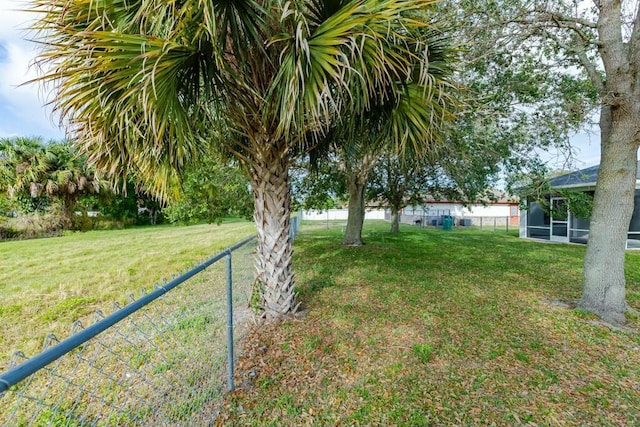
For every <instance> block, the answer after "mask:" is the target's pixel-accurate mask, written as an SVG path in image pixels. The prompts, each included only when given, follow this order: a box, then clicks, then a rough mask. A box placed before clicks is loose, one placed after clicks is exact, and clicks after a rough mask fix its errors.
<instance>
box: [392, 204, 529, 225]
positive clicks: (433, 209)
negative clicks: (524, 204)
mask: <svg viewBox="0 0 640 427" xmlns="http://www.w3.org/2000/svg"><path fill="white" fill-rule="evenodd" d="M443 215H450V216H452V217H454V218H456V220H459V219H465V218H468V219H472V220H473V219H477V220H479V218H499V219H500V220H501V221H502V222H503V225H506V221H507V220H508V221H509V225H510V226H515V227H517V226H518V224H519V223H520V208H519V206H518V204H517V203H510V204H509V203H500V204H492V205H487V206H483V205H468V206H464V205H462V204H460V203H451V202H433V203H427V204H425V205H423V206H407V207H406V208H404V209H403V210H402V216H403V218H406V219H404V220H403V222H412V221H413V220H417V219H420V218H422V217H426V218H432V217H433V218H435V217H441V216H443ZM412 217H415V219H412ZM507 218H508V219H507ZM475 222H477V221H474V223H475ZM474 225H475V224H474Z"/></svg>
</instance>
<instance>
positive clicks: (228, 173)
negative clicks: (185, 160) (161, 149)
mask: <svg viewBox="0 0 640 427" xmlns="http://www.w3.org/2000/svg"><path fill="white" fill-rule="evenodd" d="M251 214H252V203H251V192H250V189H249V184H248V181H247V179H246V178H244V175H242V173H240V171H239V170H238V169H237V168H236V167H234V166H233V165H232V164H230V163H228V162H226V163H225V162H224V161H223V160H222V159H219V158H214V157H213V156H211V157H210V158H208V159H206V161H205V162H202V163H199V164H198V165H197V167H196V166H194V167H190V168H187V169H186V170H185V172H184V176H183V179H182V184H181V185H176V187H175V191H174V192H173V194H172V197H171V198H167V200H166V201H163V202H161V201H160V200H159V199H157V198H156V197H154V196H152V195H151V193H149V192H148V191H146V190H145V188H144V187H143V186H141V185H140V184H139V183H138V182H137V181H136V179H135V177H134V176H129V177H127V178H126V179H124V180H122V182H119V183H114V182H110V181H107V180H106V179H105V177H103V176H102V175H101V174H99V173H97V172H96V170H95V168H93V167H92V166H91V165H90V164H89V162H88V161H87V158H86V156H83V155H80V154H79V152H78V149H77V148H76V147H75V146H74V145H73V144H72V143H71V142H69V141H50V142H45V141H43V140H42V139H41V138H27V137H14V138H3V139H0V215H2V217H1V218H0V238H20V237H38V236H44V235H51V234H56V233H59V232H60V231H62V230H83V231H84V230H89V229H96V228H120V227H123V226H132V225H154V224H160V223H164V222H179V223H197V222H217V221H220V219H221V218H223V217H225V216H241V217H250V216H251Z"/></svg>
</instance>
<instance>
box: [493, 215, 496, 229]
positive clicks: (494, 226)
mask: <svg viewBox="0 0 640 427" xmlns="http://www.w3.org/2000/svg"><path fill="white" fill-rule="evenodd" d="M493 232H494V233H495V232H496V217H493Z"/></svg>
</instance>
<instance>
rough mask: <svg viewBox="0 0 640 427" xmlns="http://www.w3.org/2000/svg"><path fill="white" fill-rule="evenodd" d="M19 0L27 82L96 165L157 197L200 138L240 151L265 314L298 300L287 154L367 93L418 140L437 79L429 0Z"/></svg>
mask: <svg viewBox="0 0 640 427" xmlns="http://www.w3.org/2000/svg"><path fill="white" fill-rule="evenodd" d="M32 1H33V4H34V6H35V8H36V9H37V10H38V11H40V12H42V13H41V15H40V18H39V20H38V21H37V23H36V24H35V25H34V29H36V30H39V31H40V32H39V37H40V40H41V41H42V43H43V50H42V53H41V55H40V56H39V59H38V63H39V65H41V66H42V67H43V68H44V69H45V70H46V71H45V74H44V76H43V77H42V78H41V80H43V81H45V82H49V83H52V84H53V88H54V89H55V100H54V105H55V107H56V110H57V112H58V113H60V114H61V117H62V119H63V120H65V121H66V122H67V123H68V124H69V129H68V131H69V132H70V134H71V135H72V136H73V137H74V140H76V141H78V143H79V144H80V146H81V148H82V150H83V151H84V152H86V153H87V154H88V156H89V159H90V160H91V161H92V162H93V163H94V164H96V165H97V166H98V167H99V168H100V169H101V170H104V171H107V172H109V173H110V174H111V175H116V176H117V175H120V176H122V175H126V174H127V173H133V174H135V175H136V176H137V177H139V178H140V179H143V180H145V182H146V183H147V185H149V186H151V187H153V188H155V189H156V190H157V192H158V193H160V194H163V195H167V194H168V192H169V191H170V189H171V184H172V183H174V182H175V181H176V180H177V179H178V178H179V175H178V172H179V171H180V170H181V169H183V168H184V166H185V165H187V164H189V163H191V162H193V161H197V158H198V156H199V155H201V154H202V153H204V152H207V151H209V150H211V149H212V147H213V146H218V148H222V149H223V151H226V152H227V153H230V154H232V155H233V156H234V157H235V158H236V159H238V160H239V161H240V162H241V164H242V165H243V167H244V170H245V171H246V173H247V174H248V176H249V177H250V180H251V184H252V191H253V196H254V202H255V213H254V219H255V222H256V228H257V231H258V246H257V257H256V258H257V261H256V263H257V283H258V284H259V285H260V286H261V287H262V308H263V309H264V311H265V315H266V317H267V318H279V317H282V316H285V315H287V314H289V313H291V312H293V311H295V309H296V307H297V304H296V301H295V294H294V289H293V274H292V271H291V254H292V249H291V242H290V240H289V215H290V203H291V201H290V192H289V187H290V183H289V174H288V171H289V166H290V164H291V162H292V160H293V159H294V158H295V157H296V156H299V155H301V154H303V153H305V152H308V151H309V150H311V149H313V148H314V147H315V145H316V144H317V141H319V140H320V139H321V138H322V135H323V133H324V132H325V131H326V129H327V128H328V127H330V126H331V125H332V124H334V123H336V121H339V120H340V119H341V118H344V117H347V116H350V115H359V114H361V113H363V112H366V111H367V110H369V109H370V108H371V107H372V106H373V105H380V104H385V105H389V106H392V107H393V111H394V114H395V116H394V117H395V126H396V129H395V131H394V136H395V143H397V144H399V145H402V146H406V145H415V146H416V147H419V146H421V145H423V144H424V143H425V142H427V141H426V140H425V135H428V134H429V130H430V125H431V124H432V123H433V122H434V113H433V109H432V108H431V106H432V102H431V101H432V100H434V99H438V97H439V96H441V95H442V93H443V89H442V87H440V86H438V85H437V84H436V83H435V82H434V79H433V78H432V76H431V75H430V73H429V64H428V55H427V53H428V48H429V46H428V37H427V36H426V34H428V31H425V29H427V28H428V25H427V24H426V23H425V20H424V19H423V18H424V16H425V14H426V13H428V12H429V11H430V9H431V8H432V6H433V4H434V2H435V0H352V1H345V0H326V1H321V0H306V1H295V2H293V1H283V0H233V1H232V0H183V1H180V2H177V1H160V0H133V1H129V0H126V1H125V0H111V1H108V0H98V1H83V0H32ZM408 82H413V83H414V84H415V85H417V86H418V87H419V88H420V91H419V94H420V97H419V99H415V96H408V95H407V94H408V93H409V92H408V91H407V90H405V89H406V84H407V83H408ZM413 95H416V94H415V93H413ZM417 101H419V102H417ZM408 106H411V108H410V109H409V108H408ZM409 110H410V111H409Z"/></svg>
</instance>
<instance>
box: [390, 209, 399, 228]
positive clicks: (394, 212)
mask: <svg viewBox="0 0 640 427" xmlns="http://www.w3.org/2000/svg"><path fill="white" fill-rule="evenodd" d="M398 211H399V209H397V208H396V207H394V206H391V232H392V233H399V232H400V215H399V214H398Z"/></svg>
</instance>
